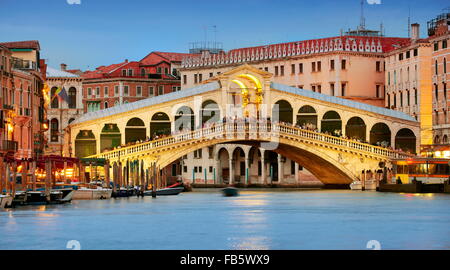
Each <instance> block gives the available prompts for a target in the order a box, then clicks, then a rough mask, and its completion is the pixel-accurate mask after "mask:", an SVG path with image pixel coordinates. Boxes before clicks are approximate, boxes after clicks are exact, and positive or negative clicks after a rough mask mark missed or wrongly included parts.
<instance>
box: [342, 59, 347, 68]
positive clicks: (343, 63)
mask: <svg viewBox="0 0 450 270" xmlns="http://www.w3.org/2000/svg"><path fill="white" fill-rule="evenodd" d="M346 68H347V61H346V60H345V59H343V60H342V61H341V69H342V70H345V69H346Z"/></svg>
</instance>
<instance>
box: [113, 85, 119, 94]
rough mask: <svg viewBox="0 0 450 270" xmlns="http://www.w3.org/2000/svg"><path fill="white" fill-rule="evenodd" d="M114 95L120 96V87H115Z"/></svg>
mask: <svg viewBox="0 0 450 270" xmlns="http://www.w3.org/2000/svg"><path fill="white" fill-rule="evenodd" d="M114 95H115V96H118V95H119V86H118V85H115V86H114Z"/></svg>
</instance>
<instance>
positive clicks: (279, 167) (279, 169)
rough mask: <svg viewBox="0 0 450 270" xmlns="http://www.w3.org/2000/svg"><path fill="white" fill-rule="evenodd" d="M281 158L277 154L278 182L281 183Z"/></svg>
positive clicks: (282, 172)
mask: <svg viewBox="0 0 450 270" xmlns="http://www.w3.org/2000/svg"><path fill="white" fill-rule="evenodd" d="M281 158H282V157H281V155H280V154H278V184H281V181H282V180H283V176H284V171H283V163H282V162H281Z"/></svg>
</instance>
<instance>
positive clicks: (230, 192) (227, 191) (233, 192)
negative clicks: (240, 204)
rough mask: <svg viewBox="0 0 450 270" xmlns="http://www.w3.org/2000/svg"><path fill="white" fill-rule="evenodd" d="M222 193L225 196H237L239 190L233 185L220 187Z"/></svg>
mask: <svg viewBox="0 0 450 270" xmlns="http://www.w3.org/2000/svg"><path fill="white" fill-rule="evenodd" d="M222 193H223V195H224V196H226V197H234V196H239V190H238V189H237V188H235V187H226V188H224V189H222Z"/></svg>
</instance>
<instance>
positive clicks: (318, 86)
mask: <svg viewBox="0 0 450 270" xmlns="http://www.w3.org/2000/svg"><path fill="white" fill-rule="evenodd" d="M317 92H318V93H322V85H320V84H319V85H317Z"/></svg>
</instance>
